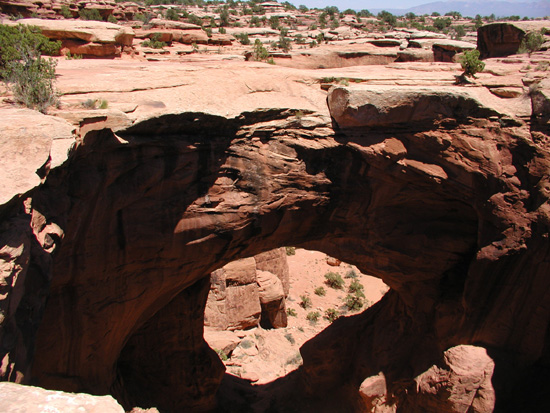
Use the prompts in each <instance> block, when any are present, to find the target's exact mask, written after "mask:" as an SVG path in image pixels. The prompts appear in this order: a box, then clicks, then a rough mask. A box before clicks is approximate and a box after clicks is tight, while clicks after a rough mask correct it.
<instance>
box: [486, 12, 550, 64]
mask: <svg viewBox="0 0 550 413" xmlns="http://www.w3.org/2000/svg"><path fill="white" fill-rule="evenodd" d="M544 28H546V29H549V28H550V21H548V20H546V21H544V20H542V21H525V22H523V21H521V22H505V23H502V22H500V23H491V24H485V25H483V26H481V27H480V28H479V29H478V30H477V48H478V49H479V51H480V53H481V58H482V59H485V58H487V57H501V56H509V55H511V54H515V53H517V51H518V48H519V46H520V44H521V41H522V40H523V38H524V37H525V35H526V34H527V33H529V32H533V31H538V32H540V30H541V29H544Z"/></svg>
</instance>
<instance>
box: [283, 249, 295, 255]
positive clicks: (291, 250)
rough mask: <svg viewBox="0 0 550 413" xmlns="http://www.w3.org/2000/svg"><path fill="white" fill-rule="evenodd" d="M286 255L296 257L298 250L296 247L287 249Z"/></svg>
mask: <svg viewBox="0 0 550 413" xmlns="http://www.w3.org/2000/svg"><path fill="white" fill-rule="evenodd" d="M285 251H286V255H287V256H291V255H296V248H295V247H285Z"/></svg>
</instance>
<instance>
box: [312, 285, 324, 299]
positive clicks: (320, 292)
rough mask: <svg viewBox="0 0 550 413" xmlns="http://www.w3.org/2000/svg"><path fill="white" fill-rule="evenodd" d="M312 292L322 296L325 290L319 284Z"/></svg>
mask: <svg viewBox="0 0 550 413" xmlns="http://www.w3.org/2000/svg"><path fill="white" fill-rule="evenodd" d="M314 293H315V294H316V295H318V296H319V297H324V296H325V295H326V294H327V291H326V290H325V288H324V287H323V286H320V287H317V288H316V289H315V291H314Z"/></svg>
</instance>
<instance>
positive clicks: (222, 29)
mask: <svg viewBox="0 0 550 413" xmlns="http://www.w3.org/2000/svg"><path fill="white" fill-rule="evenodd" d="M218 33H219V34H226V33H227V30H225V27H220V28H219V29H218Z"/></svg>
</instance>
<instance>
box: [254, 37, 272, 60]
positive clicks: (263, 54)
mask: <svg viewBox="0 0 550 413" xmlns="http://www.w3.org/2000/svg"><path fill="white" fill-rule="evenodd" d="M268 57H269V52H268V51H267V49H266V48H265V47H264V45H263V44H262V41H261V40H260V39H256V40H255V41H254V60H256V61H257V62H261V61H266V60H267V58H268Z"/></svg>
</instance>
